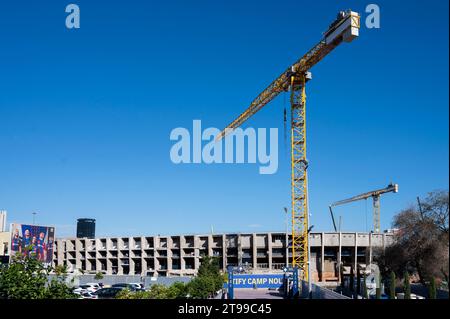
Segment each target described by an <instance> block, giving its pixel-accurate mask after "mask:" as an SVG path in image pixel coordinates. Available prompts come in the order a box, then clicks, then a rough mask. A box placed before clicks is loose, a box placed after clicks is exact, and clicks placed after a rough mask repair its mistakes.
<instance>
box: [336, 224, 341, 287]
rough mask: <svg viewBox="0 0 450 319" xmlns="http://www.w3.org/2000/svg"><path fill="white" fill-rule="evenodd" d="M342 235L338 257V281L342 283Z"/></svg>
mask: <svg viewBox="0 0 450 319" xmlns="http://www.w3.org/2000/svg"><path fill="white" fill-rule="evenodd" d="M341 240H342V233H341V232H339V250H338V255H337V260H338V280H339V281H341V257H342V256H341V251H342V241H341Z"/></svg>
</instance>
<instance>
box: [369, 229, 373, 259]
mask: <svg viewBox="0 0 450 319" xmlns="http://www.w3.org/2000/svg"><path fill="white" fill-rule="evenodd" d="M371 264H372V233H369V265H371Z"/></svg>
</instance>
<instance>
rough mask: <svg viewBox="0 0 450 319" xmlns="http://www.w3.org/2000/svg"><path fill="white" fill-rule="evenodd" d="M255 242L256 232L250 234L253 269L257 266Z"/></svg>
mask: <svg viewBox="0 0 450 319" xmlns="http://www.w3.org/2000/svg"><path fill="white" fill-rule="evenodd" d="M256 256H257V243H256V234H255V233H253V234H252V257H253V269H256V268H257V267H256V266H257V262H258V260H257V257H256Z"/></svg>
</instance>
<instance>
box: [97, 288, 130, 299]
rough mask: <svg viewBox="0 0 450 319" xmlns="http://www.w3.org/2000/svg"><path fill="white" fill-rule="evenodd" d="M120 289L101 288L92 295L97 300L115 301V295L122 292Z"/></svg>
mask: <svg viewBox="0 0 450 319" xmlns="http://www.w3.org/2000/svg"><path fill="white" fill-rule="evenodd" d="M123 289H124V288H122V287H111V288H102V289H99V290H97V291H96V292H95V293H94V294H95V295H96V296H97V298H98V299H115V298H116V296H117V294H118V293H119V292H120V291H122V290H123Z"/></svg>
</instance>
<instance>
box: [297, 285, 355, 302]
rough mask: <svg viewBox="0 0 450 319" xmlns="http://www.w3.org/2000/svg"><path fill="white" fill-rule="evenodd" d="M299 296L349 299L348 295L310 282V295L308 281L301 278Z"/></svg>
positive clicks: (305, 297)
mask: <svg viewBox="0 0 450 319" xmlns="http://www.w3.org/2000/svg"><path fill="white" fill-rule="evenodd" d="M300 289H301V290H300V297H301V298H304V299H307V298H311V299H351V298H350V297H347V296H344V295H341V294H339V293H337V292H335V291H333V290H331V289H328V288H325V287H320V286H318V285H316V284H311V296H309V292H308V282H307V281H304V280H302V281H301V284H300Z"/></svg>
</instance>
